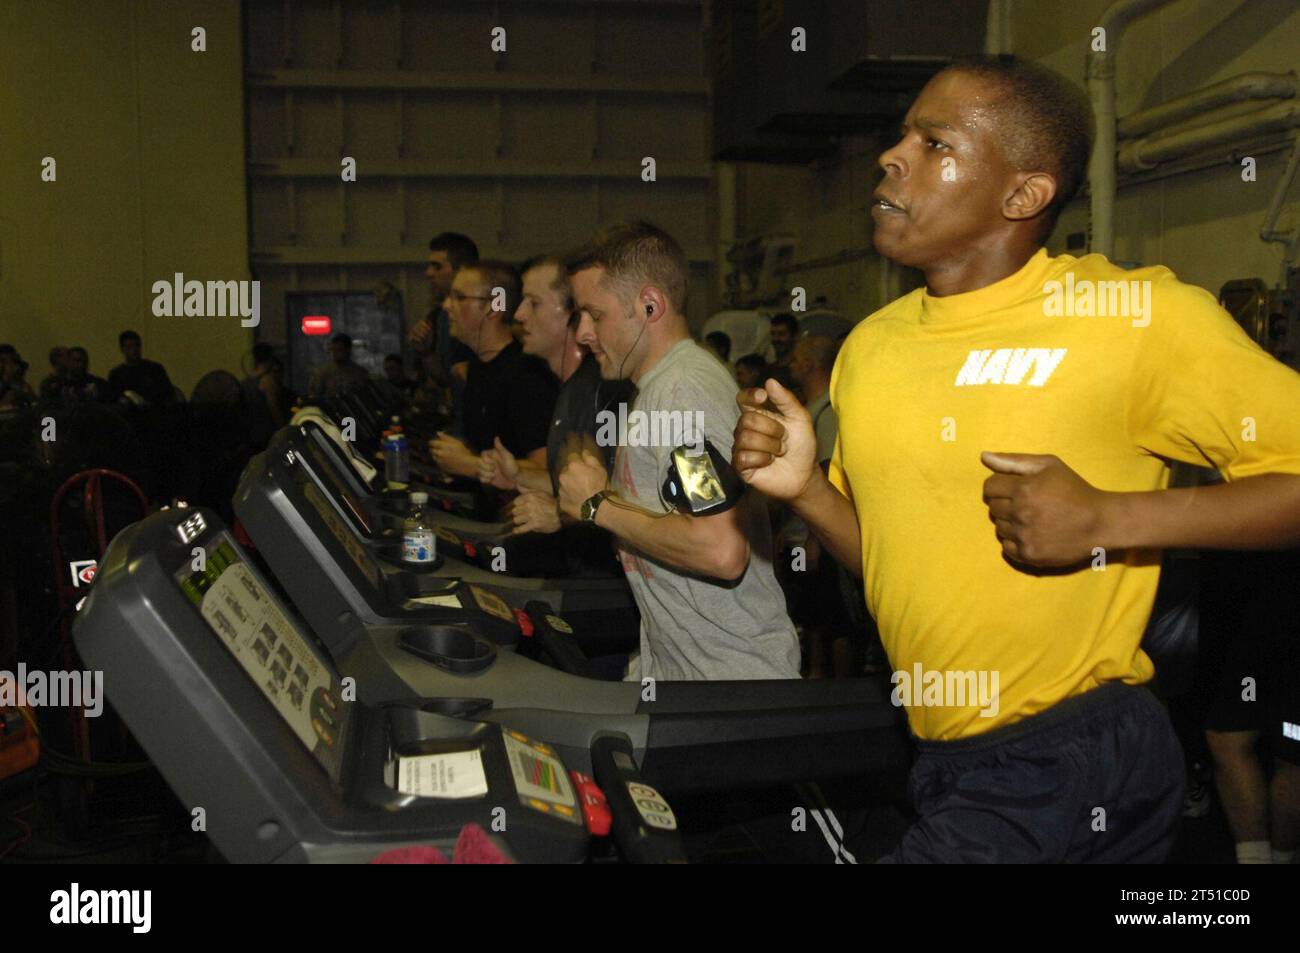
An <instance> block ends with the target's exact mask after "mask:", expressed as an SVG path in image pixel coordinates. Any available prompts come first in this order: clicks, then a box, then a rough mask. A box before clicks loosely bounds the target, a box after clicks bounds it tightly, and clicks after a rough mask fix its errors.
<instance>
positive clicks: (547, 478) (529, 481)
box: [515, 460, 552, 493]
mask: <svg viewBox="0 0 1300 953" xmlns="http://www.w3.org/2000/svg"><path fill="white" fill-rule="evenodd" d="M515 486H516V487H517V488H518V489H520V490H532V491H533V492H534V493H550V492H551V490H552V487H551V471H550V470H548V469H546V467H539V466H537V465H536V464H535V463H532V462H530V461H528V460H520V461H519V476H517V477H516V478H515Z"/></svg>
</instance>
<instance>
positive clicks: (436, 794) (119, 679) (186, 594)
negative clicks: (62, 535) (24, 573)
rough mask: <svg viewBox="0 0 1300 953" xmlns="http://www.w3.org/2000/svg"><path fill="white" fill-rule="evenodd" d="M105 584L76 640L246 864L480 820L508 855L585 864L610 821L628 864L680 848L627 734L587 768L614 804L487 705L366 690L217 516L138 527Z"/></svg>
mask: <svg viewBox="0 0 1300 953" xmlns="http://www.w3.org/2000/svg"><path fill="white" fill-rule="evenodd" d="M95 582H96V584H95V585H94V586H93V587H92V589H91V592H90V594H89V596H88V597H87V600H86V604H85V606H84V608H83V610H82V612H81V613H80V614H79V615H78V617H77V619H76V622H75V624H74V629H73V637H74V640H75V642H76V645H77V649H78V651H79V652H80V653H81V656H82V658H83V659H84V660H85V662H86V664H88V665H89V666H91V667H92V668H94V669H96V670H99V671H102V672H103V673H104V679H105V687H106V690H107V693H108V696H109V698H110V699H111V701H112V703H113V706H114V708H115V710H116V711H117V712H118V714H119V715H120V716H121V717H122V719H123V720H124V721H125V722H126V724H127V726H128V727H129V728H130V729H131V732H132V733H133V734H134V735H135V737H136V738H137V740H138V741H139V742H140V744H141V745H142V746H143V748H144V750H145V751H146V752H147V753H148V754H149V757H150V758H151V759H152V760H153V762H154V764H155V765H156V766H157V767H158V769H159V771H160V772H161V773H162V775H163V776H164V778H166V780H167V782H168V783H169V784H170V785H171V787H172V789H173V790H174V791H175V792H176V794H177V795H178V797H179V798H180V799H181V801H182V802H183V803H184V804H185V805H186V806H187V807H189V808H191V809H195V811H196V816H198V815H197V810H198V809H201V810H202V817H203V820H204V825H205V826H204V830H205V831H206V833H207V835H208V837H209V838H210V839H211V841H212V843H213V844H214V846H216V848H217V849H218V850H219V851H220V852H221V853H222V854H223V855H224V856H225V857H226V859H228V860H230V861H232V862H236V863H256V862H317V863H318V862H347V861H351V862H366V861H371V860H374V859H376V858H377V857H378V856H380V855H381V854H383V853H385V852H387V851H389V850H391V849H394V848H401V847H415V846H433V847H437V848H439V849H441V850H442V851H444V853H445V854H446V855H451V854H452V853H453V851H454V850H455V846H456V844H457V841H458V839H459V837H460V836H461V834H462V833H463V829H464V828H465V827H466V825H470V824H475V825H477V826H478V828H479V831H480V834H481V836H485V837H486V838H487V840H488V842H489V843H490V844H491V845H492V846H494V847H496V848H497V850H498V851H499V852H500V853H501V854H502V855H503V856H504V858H505V859H507V860H515V861H539V862H568V861H580V860H583V859H586V858H587V856H588V854H589V851H590V847H591V842H592V835H593V834H604V833H607V832H609V831H610V829H611V827H612V833H613V834H614V837H615V840H616V842H617V843H618V844H619V846H620V848H621V849H622V850H623V852H624V856H625V857H626V858H627V859H630V860H642V861H680V860H684V859H685V855H684V852H683V850H682V846H681V840H680V836H679V835H678V833H677V824H676V818H675V817H674V815H673V813H672V809H671V807H669V806H668V804H667V802H666V801H665V800H664V799H663V797H662V795H660V794H659V792H658V791H656V790H654V789H653V788H651V787H650V786H649V784H648V783H647V781H646V779H645V778H644V777H642V776H641V774H640V772H639V770H638V769H637V767H636V764H635V761H634V760H633V755H632V749H631V745H630V743H629V742H628V739H627V738H626V736H623V735H619V734H616V733H615V732H613V731H611V732H610V733H609V734H608V735H604V736H602V737H599V738H593V739H592V745H591V748H590V749H589V751H587V752H586V753H585V754H586V757H585V758H584V759H582V760H583V763H584V765H586V766H587V770H594V771H595V772H596V774H597V775H598V778H597V779H596V781H595V782H594V783H598V784H600V785H601V787H602V788H603V789H604V791H605V792H608V797H606V796H605V795H604V794H603V793H600V794H599V795H597V792H596V789H595V788H594V783H593V781H592V779H591V778H589V777H584V776H582V775H578V774H570V771H569V770H568V764H570V763H573V762H569V761H568V759H567V758H566V757H563V756H561V754H560V753H559V752H557V751H556V749H555V748H554V747H553V746H552V745H550V744H548V743H547V742H546V741H545V740H541V739H540V738H538V737H536V736H530V735H527V734H524V733H523V732H522V731H520V730H518V729H517V728H514V727H508V726H507V725H506V724H505V722H507V721H510V720H511V719H509V718H506V717H498V718H495V719H485V718H483V717H480V716H481V715H482V714H489V713H491V712H490V706H488V707H487V708H485V707H484V706H483V705H476V706H467V705H464V704H463V703H461V702H459V701H458V700H456V699H454V698H453V699H449V698H438V697H433V698H428V699H414V700H412V701H411V702H410V703H409V704H406V705H387V706H374V705H367V704H365V703H363V702H359V701H357V700H356V699H355V695H354V692H353V685H352V684H351V682H352V679H350V678H348V677H345V676H342V675H341V674H340V672H339V670H338V669H337V668H336V667H335V665H334V661H333V659H332V658H331V657H330V656H329V654H328V653H327V652H325V651H323V650H322V648H321V647H320V646H319V644H318V643H317V642H316V640H315V638H314V636H313V634H312V632H311V630H310V629H309V628H308V627H306V626H305V625H303V624H302V622H301V621H300V620H299V619H298V618H296V617H295V615H294V614H293V613H292V612H291V611H290V610H289V608H288V607H287V606H286V605H285V604H284V603H283V602H282V601H281V600H280V599H279V598H278V597H277V596H276V594H275V592H274V590H273V588H272V587H271V586H270V585H269V584H268V582H267V580H266V579H265V578H264V577H263V576H262V574H261V573H260V572H259V571H258V569H257V567H256V566H255V565H253V564H252V563H251V562H250V561H249V560H248V558H247V556H246V554H245V553H244V552H243V550H242V549H241V547H240V546H239V544H238V543H237V542H236V541H235V539H234V537H233V536H231V535H230V534H229V533H228V532H227V531H226V530H225V529H224V527H222V526H221V525H220V524H219V523H218V522H217V519H216V517H215V516H214V515H213V514H212V513H211V512H209V511H207V510H191V509H187V508H181V509H176V510H171V511H164V512H161V513H155V514H153V515H151V516H149V517H147V518H146V519H144V520H142V521H140V522H138V523H135V524H133V525H132V526H130V527H128V528H127V529H126V530H124V531H123V532H121V533H120V534H119V535H118V536H117V537H116V538H115V539H114V540H113V542H112V544H111V545H110V546H109V549H108V551H107V553H106V554H105V556H104V559H103V563H102V565H101V572H100V574H99V575H98V577H97V578H96V580H95ZM465 637H466V638H467V639H468V638H470V637H469V636H465ZM557 674H558V673H557ZM448 677H452V676H450V675H449V676H448ZM611 728H614V729H616V728H617V725H616V724H615V723H613V722H611Z"/></svg>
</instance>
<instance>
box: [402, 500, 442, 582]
mask: <svg viewBox="0 0 1300 953" xmlns="http://www.w3.org/2000/svg"><path fill="white" fill-rule="evenodd" d="M428 502H429V494H428V493H412V494H411V512H410V513H408V514H407V517H406V522H405V523H403V524H402V562H404V563H410V564H411V565H414V566H429V565H432V564H433V557H434V554H435V552H436V551H435V549H434V542H433V527H432V526H431V525H430V523H429V517H428V516H427V515H426V514H425V512H424V506H425V504H426V503H428Z"/></svg>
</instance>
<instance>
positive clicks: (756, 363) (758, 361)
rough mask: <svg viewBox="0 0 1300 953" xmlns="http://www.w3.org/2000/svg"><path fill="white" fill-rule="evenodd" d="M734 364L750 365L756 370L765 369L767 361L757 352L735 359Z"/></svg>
mask: <svg viewBox="0 0 1300 953" xmlns="http://www.w3.org/2000/svg"><path fill="white" fill-rule="evenodd" d="M736 366H737V367H750V368H753V369H754V370H756V371H765V370H767V361H765V360H763V358H762V357H760V356H759V355H757V354H746V355H745V356H744V357H742V358H738V359H737V360H736Z"/></svg>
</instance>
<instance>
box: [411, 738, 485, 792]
mask: <svg viewBox="0 0 1300 953" xmlns="http://www.w3.org/2000/svg"><path fill="white" fill-rule="evenodd" d="M397 791H398V793H399V794H414V795H416V796H417V797H438V798H470V797H483V796H484V795H485V794H487V793H488V783H487V772H486V771H484V769H483V754H482V752H480V751H479V750H478V749H477V748H475V749H474V750H473V751H452V752H448V753H447V754H419V755H412V756H408V757H401V758H398V759H397Z"/></svg>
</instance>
